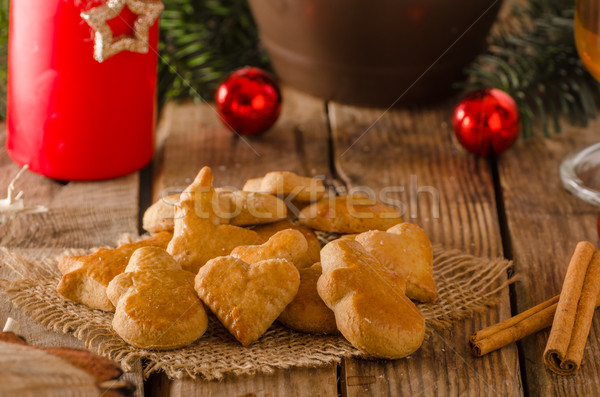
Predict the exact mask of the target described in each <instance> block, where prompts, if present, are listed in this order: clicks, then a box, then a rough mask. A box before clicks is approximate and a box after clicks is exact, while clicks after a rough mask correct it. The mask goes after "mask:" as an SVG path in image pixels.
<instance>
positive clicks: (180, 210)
mask: <svg viewBox="0 0 600 397" xmlns="http://www.w3.org/2000/svg"><path fill="white" fill-rule="evenodd" d="M212 181H213V176H212V172H211V170H210V168H208V167H203V168H202V169H201V170H200V172H199V173H198V175H197V176H196V179H195V180H194V182H192V184H191V185H190V186H189V187H188V188H187V189H186V191H185V192H183V193H181V198H180V202H179V206H178V207H176V208H175V231H174V233H173V239H172V240H171V242H170V243H169V246H168V247H167V251H168V252H169V254H171V255H173V257H174V258H175V259H176V260H177V262H179V263H180V264H181V266H182V267H183V268H184V269H185V270H189V271H191V272H194V273H196V272H197V271H198V269H200V268H201V267H202V266H204V264H205V263H206V262H207V261H208V260H210V259H212V258H216V257H217V256H222V255H228V254H229V253H230V252H231V250H232V249H234V248H235V247H237V246H240V245H249V244H254V243H255V242H256V241H257V240H258V235H257V234H256V232H254V231H252V230H248V229H244V228H241V227H237V226H232V225H222V224H221V223H222V222H223V219H222V218H220V217H219V216H217V215H216V214H215V210H217V209H218V208H219V206H218V199H216V198H215V194H214V189H213V186H212Z"/></svg>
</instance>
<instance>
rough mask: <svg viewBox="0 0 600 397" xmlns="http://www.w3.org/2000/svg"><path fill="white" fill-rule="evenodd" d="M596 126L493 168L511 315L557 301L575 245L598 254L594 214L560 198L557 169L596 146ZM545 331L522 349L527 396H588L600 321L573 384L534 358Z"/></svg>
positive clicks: (531, 147)
mask: <svg viewBox="0 0 600 397" xmlns="http://www.w3.org/2000/svg"><path fill="white" fill-rule="evenodd" d="M599 129H600V121H598V120H595V121H593V122H591V123H590V125H589V126H588V127H587V128H572V127H570V128H567V130H566V131H565V132H563V133H562V134H561V135H557V136H555V137H552V138H550V139H542V138H535V139H533V140H530V141H528V142H520V144H519V145H517V146H516V147H514V148H513V149H511V150H510V151H508V152H507V153H505V154H504V155H503V156H502V157H501V159H500V161H499V164H498V167H499V175H500V183H501V186H502V193H503V198H504V205H505V208H506V217H507V223H508V230H509V236H510V244H511V246H512V255H513V257H514V259H515V268H516V271H517V272H519V273H521V274H523V275H525V279H526V281H525V282H523V283H518V284H517V285H516V302H517V310H518V311H519V312H521V311H523V310H525V309H528V308H530V307H532V306H533V305H535V304H537V303H540V302H542V301H544V300H546V299H548V298H550V297H552V296H553V294H558V293H560V290H561V286H562V283H563V279H564V276H565V273H566V270H567V265H568V263H569V259H570V258H571V255H572V253H573V250H574V249H575V245H576V244H577V242H578V241H580V240H588V241H590V242H592V243H594V244H595V245H596V246H598V234H597V231H596V230H597V229H596V221H597V218H598V209H597V208H596V207H593V206H592V205H589V204H587V203H585V202H583V201H582V200H580V199H578V198H577V197H575V196H573V195H571V194H569V193H567V192H566V191H565V190H564V189H563V188H562V185H561V182H560V178H559V171H558V170H559V166H560V162H561V161H562V159H563V158H564V157H565V156H566V155H567V154H568V153H569V152H571V151H572V150H575V149H576V148H580V147H583V146H585V145H587V144H591V143H595V142H597V140H598V130H599ZM548 335H549V331H548V330H546V331H543V332H540V333H537V334H535V335H531V336H529V337H528V338H525V339H524V340H523V341H522V342H521V345H522V350H523V354H524V360H525V362H526V363H527V367H526V378H527V388H528V392H529V394H530V395H595V394H597V393H598V389H597V385H598V384H599V383H600V365H599V364H598V362H600V342H599V341H598V336H599V335H600V319H599V318H598V316H596V317H595V318H594V321H593V324H592V330H591V331H590V335H589V337H588V343H587V346H586V348H585V354H584V357H583V361H582V365H581V368H580V370H579V372H577V374H575V375H574V376H559V375H556V374H553V373H551V372H549V371H547V370H546V369H545V367H544V364H543V359H542V354H543V351H544V348H545V346H546V341H547V340H548Z"/></svg>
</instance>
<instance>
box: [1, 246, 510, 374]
mask: <svg viewBox="0 0 600 397" xmlns="http://www.w3.org/2000/svg"><path fill="white" fill-rule="evenodd" d="M88 252H89V251H84V250H69V252H68V253H69V254H70V255H82V254H86V253H88ZM56 262H57V261H56V258H53V257H52V258H42V259H35V260H33V261H32V260H28V259H25V258H23V257H20V256H18V255H16V254H14V253H12V252H10V251H9V250H7V249H4V248H2V249H0V266H3V267H7V268H9V269H11V273H12V274H13V275H14V277H11V280H6V279H0V290H1V291H2V292H3V293H4V294H5V295H6V297H7V298H8V299H9V300H10V301H12V303H13V304H14V305H15V306H16V307H18V308H19V309H20V310H21V311H22V312H23V313H25V314H26V315H27V316H29V317H30V318H32V319H33V320H34V321H36V322H38V323H40V324H42V325H44V326H45V327H47V328H49V329H52V330H54V331H57V332H63V333H70V334H73V335H74V336H76V337H77V338H79V339H81V340H83V341H85V345H86V347H87V348H88V349H90V350H92V351H95V352H97V353H99V354H101V355H103V356H106V357H109V358H111V359H113V360H116V361H117V362H119V363H120V365H121V366H122V367H123V369H124V370H125V371H128V370H131V367H132V364H133V363H134V362H135V361H136V360H138V359H143V362H144V363H145V366H144V376H145V377H147V376H148V375H150V374H151V373H153V372H155V371H161V370H162V371H164V372H165V373H166V374H167V376H169V377H171V378H181V377H184V376H190V377H202V378H204V379H206V380H214V379H221V378H223V377H224V376H225V375H227V374H235V375H250V374H255V373H258V372H264V373H269V372H272V371H273V370H274V369H277V368H289V367H294V366H304V367H310V366H319V365H325V364H331V363H333V362H339V361H340V360H341V359H342V358H344V357H352V356H361V355H362V353H361V352H359V351H358V350H356V349H355V348H354V347H352V346H351V345H350V343H348V342H347V341H346V340H345V339H344V338H343V337H341V336H319V335H308V334H303V333H299V332H295V331H292V330H289V329H287V328H285V327H283V326H282V325H281V324H279V323H277V322H275V324H273V325H272V326H271V328H270V329H269V330H268V331H267V332H266V333H265V334H264V335H263V336H262V337H261V338H260V339H259V340H258V341H257V342H255V343H253V344H251V345H250V346H249V347H242V346H241V345H240V344H239V343H238V342H237V341H236V340H235V339H234V338H233V337H232V336H231V335H230V334H229V332H228V331H227V330H226V329H225V328H224V327H223V326H222V325H221V324H220V323H219V321H218V320H217V319H216V318H215V317H213V316H210V317H209V326H208V330H207V331H206V333H205V334H204V336H202V337H201V338H200V339H199V340H197V341H196V342H195V343H193V344H192V345H189V346H187V347H185V348H182V349H177V350H172V351H165V352H159V351H151V350H144V349H139V348H136V347H133V346H131V345H129V344H127V343H126V342H124V341H123V340H122V339H121V338H120V337H119V336H118V335H117V334H116V333H115V332H114V331H113V330H112V327H111V321H112V317H113V315H112V314H111V313H106V312H103V311H101V310H92V309H89V308H88V307H86V306H84V305H81V304H77V303H74V302H71V301H68V300H66V299H64V298H63V297H62V296H61V295H59V294H58V293H57V292H56V289H55V288H56V285H57V283H58V281H59V279H60V276H61V275H60V272H59V271H58V269H57V268H56ZM433 266H434V279H435V282H436V286H437V290H438V294H439V298H438V301H437V302H436V303H435V304H419V305H418V307H419V309H420V310H421V311H422V313H423V315H424V316H425V319H426V322H427V327H428V334H431V332H432V331H433V330H435V329H441V328H444V327H447V326H449V325H450V324H451V323H452V322H453V321H456V320H459V319H462V318H465V317H468V316H470V315H472V313H473V312H477V311H482V310H484V309H486V308H487V307H489V306H490V305H493V304H494V303H495V302H496V300H497V296H498V295H497V294H498V291H500V290H501V289H503V288H505V287H506V285H507V284H508V283H509V282H511V281H512V280H507V269H509V268H510V266H511V262H510V261H507V260H505V259H484V258H476V257H473V256H470V255H465V254H462V253H460V252H459V251H455V250H443V249H442V248H440V247H435V248H434V265H433Z"/></svg>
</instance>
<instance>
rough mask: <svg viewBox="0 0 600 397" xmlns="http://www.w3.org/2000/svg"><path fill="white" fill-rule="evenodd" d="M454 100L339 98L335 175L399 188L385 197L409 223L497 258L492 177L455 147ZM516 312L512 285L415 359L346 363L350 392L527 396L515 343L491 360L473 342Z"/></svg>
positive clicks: (439, 239)
mask: <svg viewBox="0 0 600 397" xmlns="http://www.w3.org/2000/svg"><path fill="white" fill-rule="evenodd" d="M450 105H451V104H446V105H445V106H441V107H439V108H433V109H428V110H423V111H419V110H411V111H408V110H390V111H388V112H384V111H383V109H371V110H367V109H364V108H356V107H350V106H344V105H339V104H335V103H332V104H330V105H329V117H330V120H331V127H332V133H333V145H334V147H333V156H334V159H333V160H334V162H335V171H336V172H337V174H338V176H339V177H340V178H341V179H342V180H344V181H345V182H346V184H347V185H348V187H349V188H350V189H352V188H356V187H358V186H368V187H370V188H372V189H374V191H375V192H376V193H377V194H378V195H379V194H381V193H382V192H385V191H386V190H387V191H390V188H392V189H393V191H396V192H397V193H396V194H391V195H386V196H384V197H382V196H379V197H378V198H380V199H389V198H393V199H395V200H399V203H398V204H399V206H400V208H401V209H404V210H405V211H404V212H405V213H404V219H405V220H407V221H411V222H415V223H418V224H419V225H421V226H422V227H423V228H424V229H425V230H426V231H427V233H428V234H429V236H430V238H431V240H432V241H433V242H435V243H441V244H443V245H444V246H446V247H455V248H460V249H462V250H464V251H466V252H470V253H473V254H475V255H481V256H492V257H494V256H497V255H500V254H501V253H502V248H501V237H500V229H499V223H498V219H497V213H496V205H495V199H494V187H493V178H492V175H491V172H490V169H489V166H488V164H487V163H486V161H485V160H482V159H477V158H475V157H472V156H470V155H468V154H464V153H462V152H460V151H459V150H458V149H457V148H456V147H455V146H454V145H453V142H452V138H451V137H452V133H451V131H450V127H449V126H448V121H449V120H451V115H452V109H451V106H450ZM436 197H439V200H437V198H436ZM438 202H439V204H438ZM438 210H439V213H438ZM509 316H510V304H509V300H508V288H507V289H506V291H503V293H502V295H501V301H500V304H499V306H498V307H497V308H495V309H492V310H490V311H488V312H487V313H485V314H482V315H475V316H474V317H473V318H472V319H469V320H466V321H463V322H460V323H457V324H456V325H455V326H454V327H453V328H451V329H449V330H447V331H444V332H436V333H435V334H434V336H433V337H432V338H430V339H429V340H428V341H426V342H425V343H424V345H423V346H422V347H421V349H420V350H419V351H417V352H416V353H415V354H413V355H411V356H410V358H407V359H403V360H396V361H367V360H346V361H345V365H344V369H343V374H344V376H343V378H342V380H343V382H344V383H345V388H346V392H347V395H348V396H364V395H373V396H398V395H413V394H414V395H472V396H480V395H489V394H499V395H519V394H521V392H522V390H521V382H520V373H519V372H520V371H519V363H518V356H517V349H516V347H515V346H514V345H513V346H510V347H507V348H505V349H503V350H501V351H499V352H496V353H493V354H490V355H488V356H486V357H483V358H474V357H473V356H471V354H470V353H469V351H468V348H467V340H468V337H469V336H470V335H471V334H472V332H474V331H475V330H476V329H478V328H480V327H481V326H485V325H487V324H490V323H493V322H496V321H498V320H499V319H501V318H502V319H503V318H507V317H509Z"/></svg>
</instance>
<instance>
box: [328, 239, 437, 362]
mask: <svg viewBox="0 0 600 397" xmlns="http://www.w3.org/2000/svg"><path fill="white" fill-rule="evenodd" d="M321 264H322V267H323V274H322V275H321V277H320V278H319V281H318V282H317V291H318V293H319V296H321V298H322V299H323V301H324V302H325V304H326V305H327V306H328V307H329V308H330V309H332V310H333V312H334V314H335V319H336V323H337V327H338V329H339V330H340V332H341V333H342V335H344V337H345V338H346V339H347V340H348V341H349V342H350V343H351V344H352V345H353V346H354V347H356V348H357V349H359V350H361V351H363V352H365V353H366V354H368V355H370V356H373V357H378V358H389V359H396V358H401V357H405V356H407V355H409V354H411V353H412V352H414V351H415V350H417V349H418V348H419V347H420V346H421V344H422V343H423V339H424V338H425V320H424V318H423V315H422V314H421V312H420V311H419V309H418V308H417V307H416V306H415V304H414V303H413V302H412V301H411V300H410V299H408V297H406V295H404V293H403V292H402V291H398V287H397V286H396V285H395V282H394V280H393V277H394V275H393V274H391V273H390V272H389V271H387V269H385V267H383V266H382V265H380V264H379V263H378V261H377V259H375V257H373V256H372V255H371V254H369V253H368V252H367V251H365V249H364V248H363V247H362V246H361V245H360V244H359V243H357V242H356V241H352V240H348V239H338V240H335V241H332V242H330V243H329V244H327V245H326V246H325V247H323V250H322V251H321Z"/></svg>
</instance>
